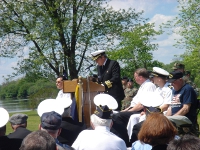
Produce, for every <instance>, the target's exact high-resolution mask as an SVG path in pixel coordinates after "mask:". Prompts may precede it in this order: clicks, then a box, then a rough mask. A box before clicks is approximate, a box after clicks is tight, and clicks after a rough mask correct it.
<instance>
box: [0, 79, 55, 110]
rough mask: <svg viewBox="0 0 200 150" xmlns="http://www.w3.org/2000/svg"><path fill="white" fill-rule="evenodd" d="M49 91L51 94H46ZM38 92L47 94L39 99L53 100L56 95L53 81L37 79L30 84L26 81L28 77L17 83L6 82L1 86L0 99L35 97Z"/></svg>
mask: <svg viewBox="0 0 200 150" xmlns="http://www.w3.org/2000/svg"><path fill="white" fill-rule="evenodd" d="M54 80H55V79H54ZM43 89H44V90H46V93H45V91H43ZM49 89H50V91H51V93H48V92H49ZM40 91H43V92H44V93H45V94H49V95H46V96H43V97H41V98H50V97H54V98H55V96H56V93H57V92H58V90H57V88H56V85H55V81H53V82H52V81H49V80H47V79H46V78H43V79H38V80H37V81H36V82H32V81H31V80H29V79H28V77H25V78H22V79H19V80H17V81H11V82H7V83H4V84H3V85H1V86H0V98H1V99H5V98H28V97H36V95H37V93H39V92H40ZM39 95H41V94H39ZM31 108H32V107H31Z"/></svg>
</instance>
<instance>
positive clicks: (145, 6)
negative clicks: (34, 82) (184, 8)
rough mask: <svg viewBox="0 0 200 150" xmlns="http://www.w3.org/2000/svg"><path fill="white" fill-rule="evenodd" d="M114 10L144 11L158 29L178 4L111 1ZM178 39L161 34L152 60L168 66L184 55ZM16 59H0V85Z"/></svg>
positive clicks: (172, 1)
mask: <svg viewBox="0 0 200 150" xmlns="http://www.w3.org/2000/svg"><path fill="white" fill-rule="evenodd" d="M109 4H110V5H112V7H113V8H114V9H115V10H119V9H120V8H121V9H128V8H129V7H132V8H134V9H135V10H136V12H140V11H142V10H143V11H144V14H143V16H142V17H144V18H149V22H154V23H155V25H156V27H155V29H157V28H158V26H159V24H161V23H165V22H167V21H168V20H169V19H172V18H174V17H175V16H176V15H177V14H178V9H177V6H178V3H177V1H176V0H112V1H111V2H110V3H109ZM178 38H180V37H179V36H178V35H175V34H172V35H167V34H163V35H161V36H158V37H157V40H156V41H154V42H155V43H158V44H159V48H158V50H157V51H155V52H153V57H154V60H158V61H160V62H163V63H164V64H169V63H170V62H171V61H172V59H173V58H174V55H180V54H183V53H184V50H181V49H176V48H175V47H173V44H175V40H174V39H178ZM16 65H17V60H16V59H4V58H0V84H1V83H2V82H4V80H3V78H2V76H7V75H8V74H11V73H12V72H13V69H12V68H11V67H16Z"/></svg>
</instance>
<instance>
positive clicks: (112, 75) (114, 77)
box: [97, 59, 125, 110]
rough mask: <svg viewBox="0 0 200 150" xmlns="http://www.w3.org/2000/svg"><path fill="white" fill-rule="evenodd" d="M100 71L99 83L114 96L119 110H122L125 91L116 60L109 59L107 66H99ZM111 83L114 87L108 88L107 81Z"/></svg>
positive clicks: (106, 91)
mask: <svg viewBox="0 0 200 150" xmlns="http://www.w3.org/2000/svg"><path fill="white" fill-rule="evenodd" d="M97 71H98V83H99V84H104V86H105V93H107V94H109V95H111V96H113V97H114V98H115V99H116V100H117V102H118V109H117V110H120V108H121V101H122V100H123V99H124V97H125V95H124V90H123V88H122V83H121V78H120V66H119V63H118V62H117V61H115V60H110V59H107V61H106V64H105V66H103V69H102V66H97ZM108 80H109V81H110V82H111V83H112V87H111V88H108V87H107V85H106V83H105V81H108Z"/></svg>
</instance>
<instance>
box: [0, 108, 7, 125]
mask: <svg viewBox="0 0 200 150" xmlns="http://www.w3.org/2000/svg"><path fill="white" fill-rule="evenodd" d="M0 114H1V119H0V128H1V127H3V126H5V125H6V123H7V122H8V120H9V114H8V111H7V110H6V109H4V108H3V107H0Z"/></svg>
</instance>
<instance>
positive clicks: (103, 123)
mask: <svg viewBox="0 0 200 150" xmlns="http://www.w3.org/2000/svg"><path fill="white" fill-rule="evenodd" d="M90 120H91V122H92V124H93V126H94V127H97V126H106V127H109V128H110V126H111V123H112V119H101V118H99V117H98V116H96V115H95V114H92V115H91V116H90Z"/></svg>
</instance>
